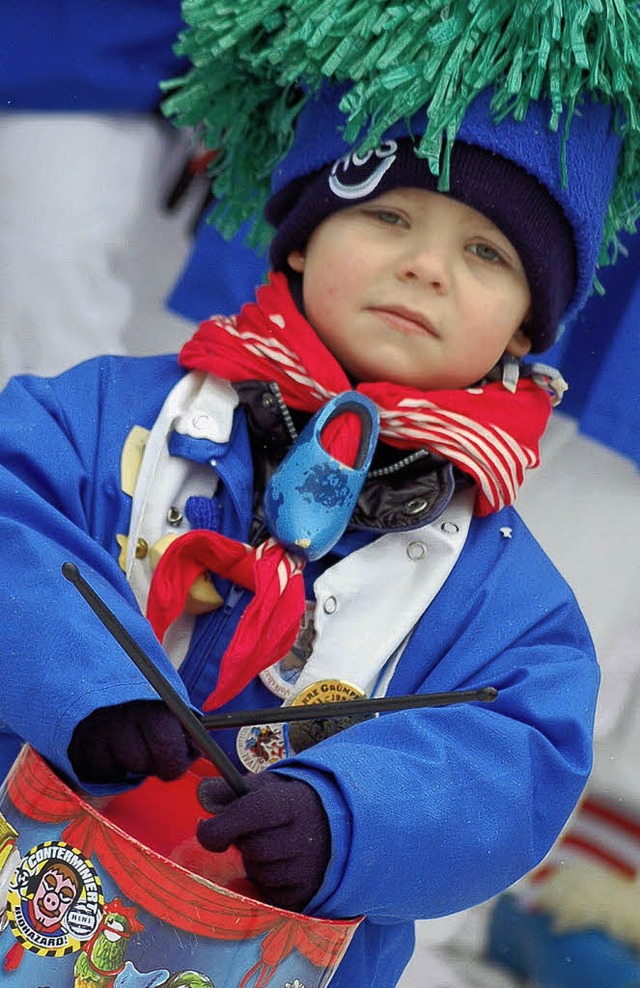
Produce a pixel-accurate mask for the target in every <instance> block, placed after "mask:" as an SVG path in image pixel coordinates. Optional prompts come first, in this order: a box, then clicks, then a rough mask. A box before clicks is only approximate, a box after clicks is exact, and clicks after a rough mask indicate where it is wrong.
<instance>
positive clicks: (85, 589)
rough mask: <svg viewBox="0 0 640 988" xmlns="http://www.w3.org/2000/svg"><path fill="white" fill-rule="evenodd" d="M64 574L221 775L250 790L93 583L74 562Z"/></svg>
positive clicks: (235, 788) (242, 790)
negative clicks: (100, 595)
mask: <svg viewBox="0 0 640 988" xmlns="http://www.w3.org/2000/svg"><path fill="white" fill-rule="evenodd" d="M62 575H63V576H64V577H65V578H66V579H67V580H68V581H69V583H73V585H74V587H75V588H76V590H78V591H79V593H80V594H81V595H82V596H83V597H84V599H85V600H86V602H87V604H88V605H89V607H90V608H91V609H92V611H93V612H94V613H95V614H96V616H97V617H98V618H99V619H100V620H101V621H102V623H103V625H104V626H105V628H106V629H107V631H108V632H109V633H110V634H111V635H112V636H113V638H115V640H116V641H117V643H118V645H120V647H121V648H122V649H124V651H125V652H126V653H127V655H128V656H129V658H130V659H132V661H133V662H134V663H135V664H136V666H137V667H138V669H139V670H140V672H141V673H142V675H143V676H144V677H145V679H146V680H147V682H148V683H150V684H151V686H153V688H154V690H155V691H156V693H157V694H158V695H159V696H160V697H161V698H162V699H163V700H164V702H165V703H166V705H167V706H168V707H169V709H170V710H171V711H172V713H174V714H175V715H176V717H177V718H178V720H179V721H180V723H181V724H182V726H183V727H184V729H185V731H186V732H187V734H188V735H189V737H191V738H192V739H193V741H194V742H195V744H196V745H197V746H198V748H199V749H200V751H201V752H202V753H203V754H204V755H206V757H207V758H208V759H209V760H210V761H211V762H213V764H214V765H215V766H216V768H217V769H218V771H219V772H220V775H221V776H222V777H223V778H224V779H225V780H226V781H227V782H228V783H229V785H230V786H231V788H232V789H233V791H234V792H235V793H236V795H238V796H243V795H244V794H245V793H246V792H248V788H247V784H246V782H245V780H244V778H243V777H242V775H241V774H240V772H238V770H237V768H236V767H235V765H234V764H233V762H231V761H230V760H229V758H228V757H227V755H226V754H225V752H224V751H223V750H222V748H221V747H220V745H219V744H218V743H217V741H214V739H213V738H212V737H210V735H209V734H207V729H206V727H205V726H204V725H203V723H202V720H201V719H200V717H199V716H198V715H197V714H195V713H194V712H193V710H192V709H191V707H190V706H189V705H188V704H187V703H185V701H184V700H183V699H182V697H181V696H180V694H179V693H177V692H176V690H175V689H174V688H173V686H172V685H171V683H170V682H169V680H168V679H165V677H164V676H163V674H162V673H161V672H160V670H159V669H158V668H157V666H156V665H155V664H154V663H153V662H152V661H151V659H150V658H149V656H148V655H146V654H145V653H144V652H143V650H142V649H141V648H140V646H139V645H138V643H137V642H136V641H135V640H134V639H133V638H132V637H131V635H130V634H129V632H128V631H127V629H126V628H125V627H124V626H123V625H122V624H120V621H119V620H118V619H117V617H116V616H115V614H114V613H113V611H110V610H109V608H108V607H107V605H106V604H105V602H104V601H103V600H102V598H101V597H99V596H98V594H97V593H96V592H95V590H94V589H93V587H91V586H90V585H89V584H88V583H87V581H86V580H85V579H84V577H83V576H82V575H81V573H80V571H79V569H78V567H77V566H76V565H75V563H64V564H63V566H62Z"/></svg>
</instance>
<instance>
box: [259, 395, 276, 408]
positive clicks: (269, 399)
mask: <svg viewBox="0 0 640 988" xmlns="http://www.w3.org/2000/svg"><path fill="white" fill-rule="evenodd" d="M262 404H263V406H264V407H265V408H274V407H275V405H277V402H276V399H275V397H274V396H273V395H272V394H271V392H270V391H265V393H264V394H263V396H262Z"/></svg>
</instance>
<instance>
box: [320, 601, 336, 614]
mask: <svg viewBox="0 0 640 988" xmlns="http://www.w3.org/2000/svg"><path fill="white" fill-rule="evenodd" d="M322 609H323V611H324V613H325V614H335V612H336V611H337V609H338V601H337V600H336V598H335V597H327V599H326V600H325V602H324V604H323V605H322Z"/></svg>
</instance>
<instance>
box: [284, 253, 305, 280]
mask: <svg viewBox="0 0 640 988" xmlns="http://www.w3.org/2000/svg"><path fill="white" fill-rule="evenodd" d="M287 264H288V265H289V267H290V268H291V270H292V271H297V272H298V274H301V273H302V272H303V271H304V252H303V251H301V250H292V251H291V253H290V254H288V255H287Z"/></svg>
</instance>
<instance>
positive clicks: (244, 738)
mask: <svg viewBox="0 0 640 988" xmlns="http://www.w3.org/2000/svg"><path fill="white" fill-rule="evenodd" d="M236 751H237V753H238V758H239V759H240V761H241V762H242V764H243V765H244V767H245V768H246V769H248V770H249V771H250V772H262V771H263V770H264V769H265V768H268V767H269V766H270V765H275V764H276V762H279V761H281V760H282V759H283V758H286V757H287V754H288V751H287V745H286V741H285V737H284V727H283V725H282V724H260V725H254V726H252V727H241V728H240V730H239V731H238V734H237V736H236Z"/></svg>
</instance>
